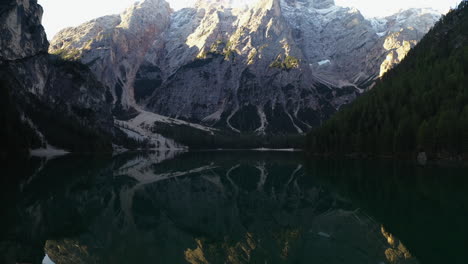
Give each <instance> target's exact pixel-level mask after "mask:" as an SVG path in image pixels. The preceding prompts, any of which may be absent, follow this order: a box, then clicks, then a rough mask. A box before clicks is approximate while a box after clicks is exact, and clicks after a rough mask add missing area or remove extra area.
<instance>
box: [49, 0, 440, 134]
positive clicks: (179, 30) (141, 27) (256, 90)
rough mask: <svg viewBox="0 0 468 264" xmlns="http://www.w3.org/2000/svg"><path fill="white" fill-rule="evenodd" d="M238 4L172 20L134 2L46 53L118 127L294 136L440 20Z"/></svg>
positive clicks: (425, 13)
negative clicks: (69, 70)
mask: <svg viewBox="0 0 468 264" xmlns="http://www.w3.org/2000/svg"><path fill="white" fill-rule="evenodd" d="M243 3H244V2H242V3H241V4H235V5H233V1H209V0H203V1H198V2H197V4H196V5H195V7H193V8H185V9H182V10H179V11H173V10H171V9H170V7H169V5H168V4H167V2H165V1H164V0H146V1H142V2H139V3H135V4H134V5H132V6H131V7H129V8H128V9H127V10H126V11H124V12H123V13H122V14H120V15H112V16H106V17H101V18H97V19H94V20H92V21H89V22H87V23H84V24H83V25H80V26H78V27H76V28H67V29H64V30H62V31H61V32H59V33H58V34H57V35H56V36H55V37H54V38H53V40H52V41H51V46H50V49H49V51H50V53H52V54H56V55H59V56H61V57H62V58H64V59H66V60H75V61H79V62H82V63H83V64H85V65H87V66H89V68H90V69H91V70H92V72H93V73H94V75H95V77H96V78H97V79H98V80H99V81H101V82H102V83H103V84H104V85H105V86H107V87H109V88H110V90H109V91H110V95H111V96H110V97H111V100H112V103H113V113H114V115H115V116H116V117H117V118H118V119H120V120H121V121H122V122H127V121H129V120H132V119H134V118H136V117H140V119H141V117H142V113H144V115H145V116H148V115H150V114H149V113H155V114H157V115H162V116H167V117H170V118H175V119H178V120H184V121H188V122H191V123H190V125H191V126H194V124H193V123H195V124H199V125H203V126H208V127H212V128H216V129H221V130H222V131H230V132H232V133H244V134H255V135H266V134H277V133H282V134H284V133H287V134H297V133H305V132H307V131H309V130H310V129H312V128H314V127H317V126H319V125H320V124H322V122H324V121H325V120H327V119H328V118H329V117H330V115H331V114H333V113H334V112H336V111H337V110H338V109H339V108H340V107H341V106H342V105H344V104H347V103H349V102H351V101H353V100H354V99H355V98H356V97H357V96H358V95H360V94H361V93H362V92H363V91H364V90H367V89H369V88H371V87H372V86H373V83H374V81H375V80H376V79H377V78H378V77H379V76H381V75H382V74H383V73H384V72H386V71H388V70H389V69H390V68H392V67H393V66H394V65H395V64H397V63H399V62H400V61H401V60H402V59H403V58H404V56H405V55H406V53H407V52H408V51H409V50H410V48H411V47H413V46H414V45H415V44H416V43H417V42H418V41H419V40H420V38H421V37H422V36H423V35H424V34H425V33H426V32H427V31H428V30H429V29H430V28H431V26H432V25H433V24H434V23H435V21H436V20H437V19H438V18H439V17H440V15H439V14H437V13H436V12H434V11H431V10H422V9H410V10H406V11H403V12H400V13H398V14H395V15H393V16H390V17H387V18H380V19H366V18H365V17H363V16H362V15H361V13H360V12H359V11H358V10H356V9H350V8H344V7H339V6H336V5H335V4H334V1H333V0H259V1H257V2H256V3H254V4H250V5H244V4H243ZM155 119H159V117H158V118H151V119H150V120H151V122H147V124H148V125H149V126H150V129H151V130H152V131H155V130H156V131H158V122H153V121H154V120H155ZM187 124H188V123H187ZM204 129H205V130H207V131H209V130H210V129H209V128H204Z"/></svg>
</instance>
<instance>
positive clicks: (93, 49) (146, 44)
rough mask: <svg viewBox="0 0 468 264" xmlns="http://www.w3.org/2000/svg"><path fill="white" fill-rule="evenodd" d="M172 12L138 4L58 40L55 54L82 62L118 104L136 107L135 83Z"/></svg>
mask: <svg viewBox="0 0 468 264" xmlns="http://www.w3.org/2000/svg"><path fill="white" fill-rule="evenodd" d="M170 13H171V9H170V7H169V4H168V3H166V2H165V1H159V0H146V1H143V2H141V3H135V4H134V5H133V6H131V7H129V8H128V9H127V10H125V12H123V13H122V14H120V15H113V16H106V17H102V18H98V19H95V20H92V21H89V22H87V23H85V24H83V25H81V26H79V27H77V28H69V29H65V30H63V31H61V32H60V33H59V34H58V35H57V36H55V37H54V40H53V41H52V45H51V48H50V50H51V53H53V54H58V55H60V56H62V57H64V58H66V59H72V60H73V59H80V61H81V62H82V63H84V64H86V65H88V66H89V67H90V68H91V69H92V70H93V72H94V73H95V74H96V77H98V79H99V80H100V81H101V82H102V83H103V84H105V85H106V86H108V87H111V88H112V89H111V93H112V96H113V98H114V103H115V104H118V105H122V106H124V108H129V107H130V106H132V105H134V104H135V101H134V90H133V83H134V81H135V76H136V74H137V71H138V69H139V67H140V64H141V62H142V61H143V59H144V57H145V55H146V53H147V51H148V49H149V48H150V47H152V44H153V42H154V41H155V40H156V39H157V38H158V37H159V36H160V34H161V33H162V31H163V30H165V29H166V28H167V26H168V24H169V19H170V17H169V16H170Z"/></svg>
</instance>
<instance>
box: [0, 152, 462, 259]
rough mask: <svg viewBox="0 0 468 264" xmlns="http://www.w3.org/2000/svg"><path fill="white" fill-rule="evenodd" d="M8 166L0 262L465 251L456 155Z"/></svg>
mask: <svg viewBox="0 0 468 264" xmlns="http://www.w3.org/2000/svg"><path fill="white" fill-rule="evenodd" d="M306 160H307V162H306ZM3 171H4V173H2V174H3V176H2V177H3V178H2V183H4V184H2V186H3V188H2V189H3V191H2V194H1V198H0V203H1V208H2V209H1V212H2V215H1V216H2V217H1V219H0V263H8V264H9V263H56V264H62V263H63V264H69V263H163V264H165V263H168V264H171V263H191V264H205V263H212V264H216V263H262V264H264V263H324V264H333V263H352V264H354V263H356V264H357V263H359V264H363V263H372V264H381V263H468V170H467V169H466V168H463V167H457V166H435V165H428V166H424V167H423V166H418V165H416V164H412V163H409V162H395V161H368V160H367V161H360V160H311V159H305V158H304V157H303V154H302V153H300V152H298V153H291V152H191V153H172V152H155V153H145V154H142V153H136V154H135V153H134V154H122V155H118V156H115V157H113V158H103V157H83V156H66V157H61V158H57V159H53V160H48V161H46V160H40V159H37V160H35V159H33V160H29V161H24V162H21V163H19V164H18V163H13V162H10V163H8V164H5V166H4V167H3ZM8 177H9V178H10V179H11V178H12V177H13V178H16V179H19V180H18V181H15V182H12V181H11V180H6V179H8ZM44 256H46V257H44Z"/></svg>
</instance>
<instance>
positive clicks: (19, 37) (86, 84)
mask: <svg viewBox="0 0 468 264" xmlns="http://www.w3.org/2000/svg"><path fill="white" fill-rule="evenodd" d="M41 16H42V8H41V7H40V6H39V5H38V4H37V1H35V0H18V1H10V2H7V3H6V4H2V6H1V10H0V21H1V22H2V23H1V26H0V34H1V36H2V38H1V41H0V43H1V44H0V45H1V49H0V84H1V86H2V95H5V96H4V97H2V103H3V104H4V105H6V106H4V107H3V108H4V109H3V108H2V113H1V115H0V119H1V121H2V123H4V124H3V125H4V126H5V130H4V131H2V141H3V142H5V144H3V142H2V144H1V145H2V148H1V149H0V153H4V152H6V153H8V152H26V153H27V151H28V149H32V148H47V147H49V146H50V145H53V146H55V147H58V148H64V149H67V150H69V151H112V140H113V139H117V138H120V137H121V136H122V135H120V134H121V133H119V132H118V131H117V130H115V129H114V125H113V117H112V113H111V109H112V108H111V106H112V104H111V102H110V101H107V99H106V92H108V91H107V88H106V87H105V86H103V85H102V84H101V83H100V82H99V81H97V79H96V77H95V76H94V75H93V74H92V73H91V71H90V70H89V69H88V68H87V67H86V66H84V65H82V64H81V63H77V62H69V61H65V60H63V59H61V58H58V57H57V56H51V55H49V54H48V53H47V49H48V46H49V44H48V42H47V39H46V35H45V33H44V30H43V28H42V26H41ZM122 138H124V137H123V136H122ZM12 142H16V143H12Z"/></svg>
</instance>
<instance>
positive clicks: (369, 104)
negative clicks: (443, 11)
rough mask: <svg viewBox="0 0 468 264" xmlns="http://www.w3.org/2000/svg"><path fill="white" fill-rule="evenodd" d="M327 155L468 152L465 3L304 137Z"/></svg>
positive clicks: (314, 149) (467, 16)
mask: <svg viewBox="0 0 468 264" xmlns="http://www.w3.org/2000/svg"><path fill="white" fill-rule="evenodd" d="M307 144H308V149H309V151H311V152H313V153H322V154H324V153H326V154H350V153H361V154H371V155H372V154H373V155H408V154H412V153H416V152H418V151H425V152H427V153H428V154H430V155H432V156H441V155H442V156H446V157H448V156H452V157H453V156H460V155H466V154H468V2H467V1H463V2H462V3H461V4H460V5H459V7H458V8H457V9H456V10H452V11H451V12H449V13H448V14H447V15H446V16H444V17H443V18H442V19H441V20H440V21H439V22H438V23H437V24H436V25H435V26H434V28H433V29H432V30H431V31H430V32H429V33H428V34H427V35H426V36H425V37H424V38H423V39H422V40H421V42H420V43H419V44H418V45H417V46H416V47H415V48H414V49H413V50H411V51H410V52H409V53H408V56H407V57H406V59H405V60H404V61H403V62H402V63H401V64H399V65H398V66H397V67H395V68H394V69H393V70H391V71H390V72H388V73H387V74H386V75H385V76H384V77H383V78H382V79H381V80H380V81H379V83H378V84H377V85H376V86H375V87H374V88H373V89H372V90H371V91H370V92H368V93H367V94H365V95H363V96H361V97H360V98H358V99H357V100H356V101H355V102H354V103H353V104H351V105H349V106H346V107H344V108H343V109H341V111H340V112H338V113H337V114H336V115H335V116H334V117H333V118H332V119H330V120H329V121H328V122H326V123H325V124H324V125H323V126H322V127H321V128H319V129H317V130H315V131H313V132H312V133H310V134H309V136H308V143H307Z"/></svg>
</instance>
